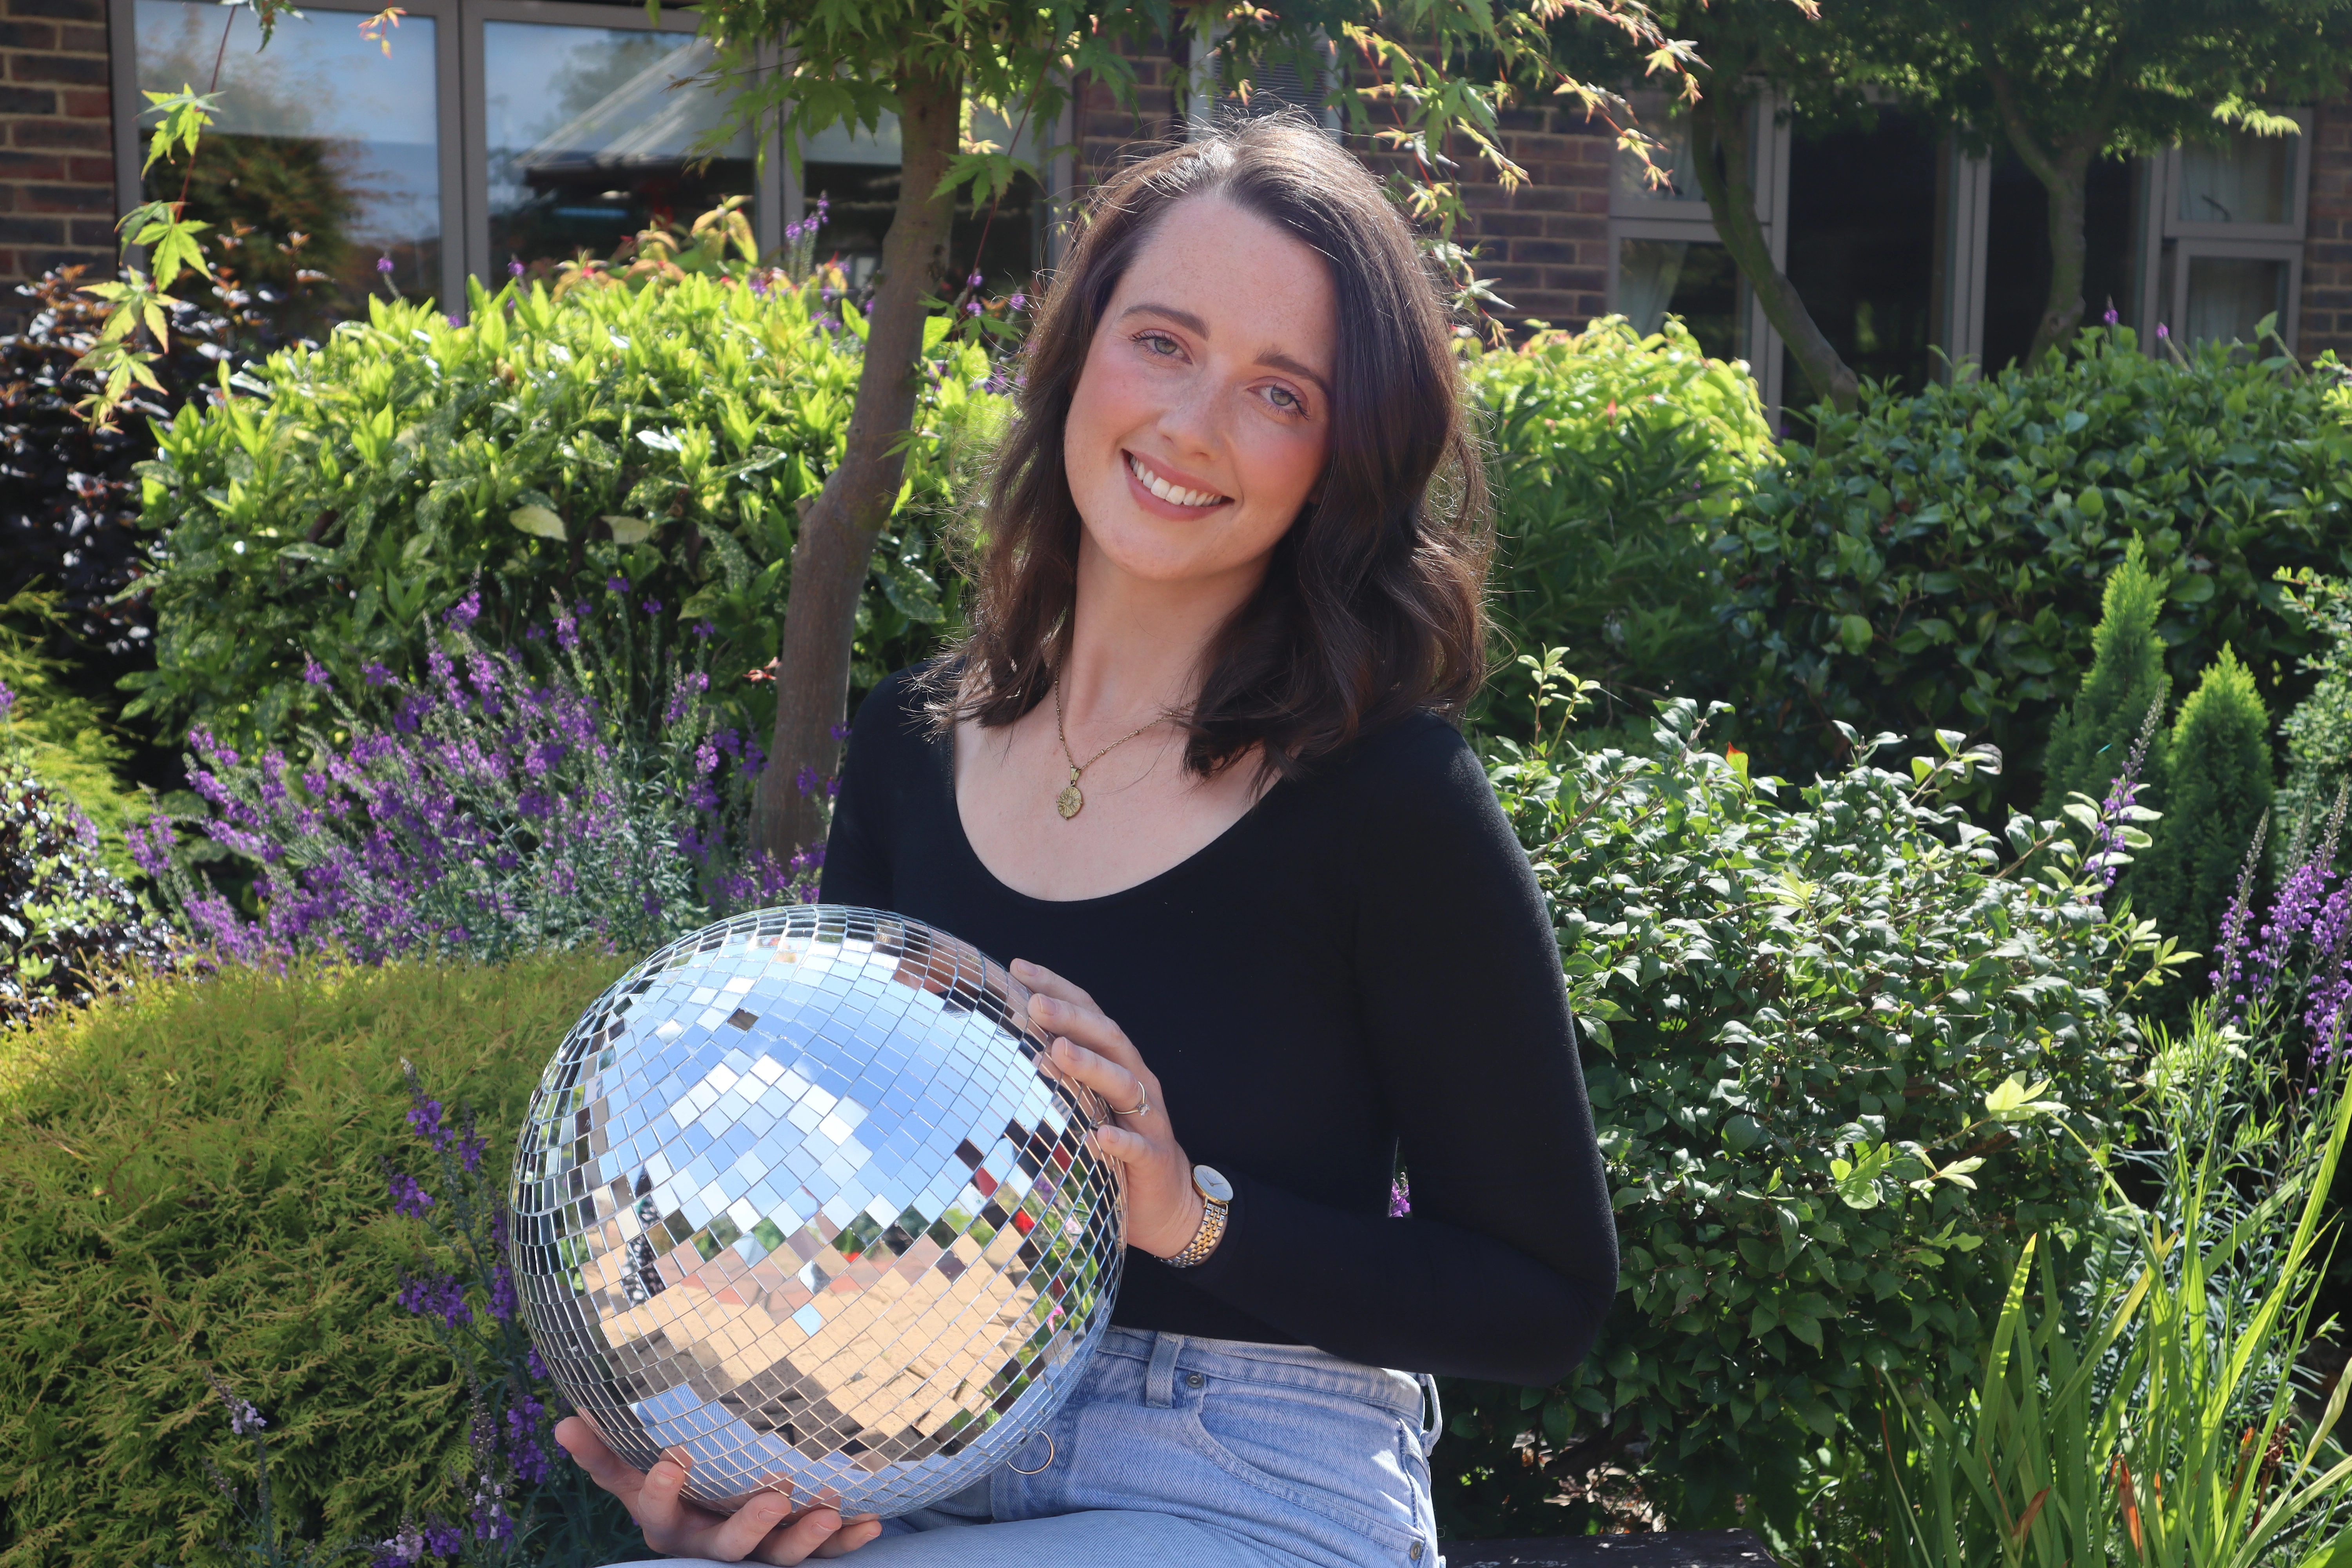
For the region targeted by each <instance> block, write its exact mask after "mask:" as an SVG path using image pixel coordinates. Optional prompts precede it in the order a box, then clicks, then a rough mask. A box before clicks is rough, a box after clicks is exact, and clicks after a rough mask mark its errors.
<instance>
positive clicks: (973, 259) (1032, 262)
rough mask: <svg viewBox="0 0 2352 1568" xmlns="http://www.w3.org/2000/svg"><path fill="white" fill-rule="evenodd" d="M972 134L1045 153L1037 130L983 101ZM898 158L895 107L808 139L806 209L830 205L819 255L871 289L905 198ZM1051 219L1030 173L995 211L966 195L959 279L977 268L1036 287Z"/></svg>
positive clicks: (953, 261) (957, 237)
mask: <svg viewBox="0 0 2352 1568" xmlns="http://www.w3.org/2000/svg"><path fill="white" fill-rule="evenodd" d="M971 135H972V138H973V140H975V141H979V142H990V143H992V144H993V145H994V146H996V147H997V148H999V149H1000V150H1003V151H1006V152H1010V153H1012V154H1013V156H1014V157H1016V158H1019V159H1022V160H1024V161H1025V162H1028V163H1033V164H1034V163H1036V162H1037V161H1038V159H1039V157H1040V156H1041V153H1042V142H1043V140H1044V139H1043V138H1041V137H1039V136H1038V135H1036V134H1035V133H1034V130H1032V131H1027V132H1024V134H1022V135H1019V136H1015V135H1014V134H1013V127H1012V126H1010V125H1008V124H1006V123H1005V121H1003V120H1002V119H1001V118H999V117H998V116H997V115H995V114H993V113H992V112H991V111H990V110H986V109H983V108H982V107H981V106H979V105H977V104H975V105H973V106H972V110H971ZM899 157H900V153H899V144H898V116H896V115H892V114H886V115H884V116H883V117H882V120H881V123H880V124H879V125H878V126H877V128H876V129H874V130H873V131H864V130H856V129H852V128H850V127H848V126H845V125H838V124H836V125H832V126H828V127H827V128H825V129H824V131H821V132H818V133H817V134H815V135H814V136H812V137H810V138H808V139H807V140H806V141H805V142H803V143H802V144H801V191H802V201H803V208H804V210H806V211H809V212H814V211H815V210H816V204H817V202H818V201H819V199H820V198H821V199H823V200H824V204H825V211H824V217H825V222H824V228H823V229H822V230H821V231H819V233H818V235H817V238H816V258H817V259H818V260H819V261H830V262H832V263H834V264H835V265H836V266H838V267H839V268H841V269H842V272H843V274H844V275H845V277H846V278H847V279H849V282H850V286H851V287H852V288H864V287H865V286H866V282H867V281H868V280H869V279H872V277H873V276H874V269H875V268H877V267H879V266H880V265H881V263H882V237H883V236H884V235H886V234H887V233H888V232H889V231H890V218H891V215H892V214H893V213H894V212H895V211H896V210H897V208H898V160H899ZM1044 235H1045V199H1044V196H1043V195H1042V193H1041V192H1040V191H1039V189H1038V186H1037V182H1036V181H1035V180H1034V179H1033V178H1031V177H1030V176H1029V175H1027V174H1020V175H1016V176H1015V177H1014V179H1013V186H1012V188H1011V189H1010V190H1008V191H1006V192H1005V193H1004V194H1003V196H1002V197H1001V198H999V199H998V200H997V201H996V203H995V211H994V214H993V216H992V215H991V213H990V211H989V208H988V205H987V204H985V203H983V204H982V206H981V209H980V210H979V211H978V212H974V211H973V210H972V209H971V205H970V203H969V202H968V201H960V202H959V203H958V205H957V207H956V215H955V224H954V226H953V228H952V229H951V230H950V233H949V236H948V267H949V269H950V272H951V273H952V274H953V275H954V280H955V281H957V282H961V280H962V278H963V277H964V276H965V269H967V268H972V269H976V270H977V271H978V272H979V273H980V275H981V277H982V279H984V280H985V286H986V288H987V289H991V290H992V291H996V292H1007V291H1010V290H1012V289H1025V288H1027V287H1029V286H1030V283H1031V282H1032V279H1033V277H1034V272H1035V269H1036V267H1037V259H1036V258H1038V257H1039V256H1040V255H1042V254H1043V253H1044V252H1043V240H1044Z"/></svg>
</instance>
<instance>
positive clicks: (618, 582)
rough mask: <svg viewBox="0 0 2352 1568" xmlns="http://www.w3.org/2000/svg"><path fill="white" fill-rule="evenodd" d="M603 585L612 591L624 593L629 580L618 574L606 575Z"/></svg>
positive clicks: (626, 590)
mask: <svg viewBox="0 0 2352 1568" xmlns="http://www.w3.org/2000/svg"><path fill="white" fill-rule="evenodd" d="M604 586H605V587H606V588H607V589H609V590H610V591H612V592H613V593H615V594H625V593H627V592H628V591H629V580H628V579H627V578H626V577H623V576H619V575H614V576H611V577H607V578H605V579H604Z"/></svg>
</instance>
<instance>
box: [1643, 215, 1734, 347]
mask: <svg viewBox="0 0 2352 1568" xmlns="http://www.w3.org/2000/svg"><path fill="white" fill-rule="evenodd" d="M1617 312H1618V314H1620V315H1622V316H1623V317H1624V318H1625V319H1626V320H1627V321H1630V322H1632V323H1633V330H1634V331H1637V332H1643V333H1649V332H1654V331H1657V330H1658V329H1659V328H1660V327H1661V326H1663V325H1664V323H1665V320H1666V317H1667V316H1668V315H1669V314H1672V315H1676V316H1680V317H1681V318H1682V321H1683V325H1684V326H1685V327H1688V328H1689V329H1690V333H1691V336H1692V337H1694V338H1696V339H1697V340H1698V346H1699V348H1700V350H1701V351H1702V352H1703V353H1706V355H1707V357H1708V358H1710V359H1725V360H1727V359H1736V358H1738V346H1739V345H1738V339H1739V269H1738V268H1737V267H1735V266H1733V265H1732V261H1731V252H1729V251H1728V250H1726V249H1725V248H1724V247H1722V246H1720V245H1717V244H1715V243H1714V242H1712V241H1706V240H1681V239H1625V240H1620V241H1618V244H1617Z"/></svg>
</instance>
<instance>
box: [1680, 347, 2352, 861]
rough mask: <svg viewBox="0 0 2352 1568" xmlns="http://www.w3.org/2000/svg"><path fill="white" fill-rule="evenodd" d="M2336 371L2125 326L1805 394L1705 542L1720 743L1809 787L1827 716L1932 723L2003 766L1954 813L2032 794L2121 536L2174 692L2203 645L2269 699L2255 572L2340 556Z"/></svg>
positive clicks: (1831, 749) (2275, 616)
mask: <svg viewBox="0 0 2352 1568" xmlns="http://www.w3.org/2000/svg"><path fill="white" fill-rule="evenodd" d="M2339 369H2340V367H2338V366H2337V365H2336V363H2335V362H2334V359H2333V357H2332V356H2323V358H2322V359H2321V361H2320V362H2319V363H2316V364H2314V365H2312V366H2309V367H2304V366H2298V365H2297V364H2295V363H2294V362H2293V361H2292V360H2289V359H2287V358H2285V357H2284V356H2283V355H2278V356H2272V357H2268V358H2263V359H2259V360H2258V359H2254V358H2252V356H2250V355H2249V354H2247V353H2245V352H2244V350H2243V348H2242V347H2232V346H2231V345H2228V344H2222V343H2212V344H2206V345H2202V346H2200V347H2199V348H2198V349H2196V350H2194V351H2191V353H2189V354H2188V355H2186V356H2178V357H2174V356H2165V355H2149V354H2144V353H2140V352H2139V349H2138V347H2137V342H2136V341H2135V339H2134V338H2133V336H2132V334H2131V333H2130V332H2129V331H2128V330H2122V331H2109V330H2107V329H2104V328H2094V329H2092V330H2090V331H2085V332H2084V333H2083V334H2082V336H2081V339H2080V341H2079V344H2078V346H2077V348H2076V349H2075V350H2074V351H2073V352H2072V353H2069V354H2067V355H2064V356H2059V355H2052V356H2050V358H2049V359H2048V360H2047V361H2046V362H2045V363H2043V364H2042V365H2040V366H2038V367H2036V368H2034V369H2032V370H2023V369H2016V370H2009V371H2004V372H2002V373H2001V374H1999V375H1997V376H1990V377H1969V378H1968V379H1965V380H1962V381H1960V382H1958V383H1957V384H1953V385H1949V386H1942V385H1938V386H1934V387H1930V388H1928V389H1927V391H1926V392H1924V393H1921V394H1919V395H1916V396H1904V395H1901V394H1899V393H1898V392H1895V391H1894V390H1891V389H1888V388H1885V387H1870V388H1865V389H1864V394H1863V395H1862V398H1861V401H1860V403H1859V404H1858V405H1857V406H1856V407H1855V409H1854V410H1853V412H1851V413H1847V414H1839V413H1835V412H1832V411H1830V410H1827V409H1821V410H1816V411H1815V419H1816V428H1815V430H1814V432H1813V438H1812V439H1811V441H1797V440H1790V441H1785V442H1783V443H1782V444H1781V446H1780V454H1779V455H1780V462H1779V463H1778V464H1777V465H1775V466H1773V467H1771V468H1767V469H1764V470H1762V471H1760V472H1759V475H1758V477H1757V482H1756V493H1755V495H1754V497H1753V498H1752V499H1751V500H1748V501H1746V502H1744V503H1743V504H1742V505H1741V506H1740V507H1739V508H1738V510H1736V512H1735V513H1734V514H1733V515H1732V516H1731V517H1730V518H1729V519H1728V520H1727V526H1726V528H1725V530H1724V532H1723V536H1722V538H1721V540H1720V542H1719V543H1718V549H1719V550H1720V552H1721V557H1720V559H1721V565H1722V575H1723V581H1724V584H1725V585H1726V595H1727V596H1726V599H1725V601H1724V602H1723V604H1722V605H1721V614H1722V616H1723V618H1724V625H1725V631H1726V634H1727V637H1728V639H1729V640H1730V642H1731V644H1732V647H1731V648H1730V649H1729V650H1728V652H1727V667H1728V668H1730V669H1731V671H1732V679H1731V681H1730V682H1729V684H1728V685H1727V687H1726V688H1724V689H1721V690H1720V691H1719V692H1717V693H1716V695H1719V696H1721V697H1723V698H1725V699H1726V700H1729V701H1730V702H1732V703H1733V704H1735V705H1736V707H1737V708H1738V712H1737V714H1736V715H1735V716H1734V718H1733V720H1732V721H1731V726H1730V731H1729V732H1730V734H1731V735H1732V736H1733V737H1734V738H1736V739H1737V740H1738V742H1739V743H1740V744H1741V745H1742V746H1744V747H1747V748H1748V749H1749V750H1750V751H1752V752H1754V753H1755V754H1756V757H1757V760H1758V763H1759V766H1765V767H1769V768H1770V769H1771V770H1772V771H1774V772H1777V773H1786V774H1787V775H1789V776H1790V777H1792V778H1810V777H1811V776H1813V775H1814V774H1815V773H1818V772H1822V771H1826V770H1830V769H1832V768H1833V767H1834V766H1835V765H1836V764H1837V763H1838V761H1839V760H1840V759H1841V758H1843V757H1844V756H1845V755H1847V754H1848V749H1849V742H1847V740H1846V739H1845V736H1844V734H1843V731H1841V730H1840V728H1839V726H1840V725H1845V726H1848V727H1850V728H1851V729H1852V730H1853V731H1856V732H1857V733H1859V734H1861V735H1863V736H1869V735H1873V734H1876V733H1879V732H1882V731H1888V732H1892V733H1895V734H1897V735H1901V736H1904V737H1906V739H1907V741H1908V742H1909V743H1911V744H1912V745H1913V746H1915V747H1919V748H1925V747H1926V746H1927V745H1928V744H1929V743H1930V740H1931V737H1932V734H1933V732H1934V731H1936V730H1937V729H1950V730H1957V731H1962V732H1964V733H1967V734H1969V735H1970V736H1971V737H1973V738H1975V739H1977V740H1979V741H1983V742H1990V743H1991V744H1993V745H1996V746H1998V747H2000V750H2001V752H2002V753H2003V755H2004V756H2005V757H2006V758H2007V766H2006V767H2005V768H2004V769H2003V771H2002V773H2001V775H2000V778H1999V779H1998V780H1995V781H1993V782H1992V783H1991V784H1990V786H1989V787H1988V788H1987V789H1986V790H1985V791H1984V795H1985V798H1983V799H1981V800H1979V801H1978V802H1976V803H1975V804H1976V805H1977V806H1978V808H1979V810H1994V809H1998V808H2000V807H2004V806H2006V807H2017V808H2021V807H2024V806H2027V805H2031V804H2032V803H2034V802H2037V801H2039V800H2041V799H2042V795H2043V789H2042V776H2041V775H2042V762H2043V752H2042V748H2043V743H2044V742H2045V741H2046V740H2047V739H2048V737H2049V735H2050V732H2051V728H2052V725H2053V721H2055V719H2056V717H2057V712H2058V710H2059V708H2060V707H2061V706H2062V705H2063V703H2064V702H2065V701H2066V700H2068V699H2069V698H2071V697H2072V696H2073V694H2074V690H2075V689H2076V687H2077V686H2078V685H2079V684H2080V683H2081V680H2082V679H2083V676H2084V672H2085V671H2086V670H2087V669H2088V668H2089V666H2090V663H2091V659H2092V656H2093V649H2092V644H2091V633H2092V628H2093V626H2095V623H2096V622H2097V620H2098V618H2099V616H2100V613H2101V608H2102V604H2103V598H2104V585H2105V582H2106V579H2107V576H2108V574H2109V573H2110V572H2111V571H2112V570H2113V569H2114V568H2115V567H2116V565H2117V564H2118V563H2120V562H2121V561H2122V559H2123V557H2124V553H2125V551H2126V548H2127V547H2128V545H2129V544H2130V543H2131V542H2133V541H2134V540H2137V541H2138V542H2140V544H2141V547H2142V549H2143V550H2144V552H2145V555H2144V560H2145V563H2146V566H2147V573H2148V575H2149V576H2150V578H2152V579H2153V580H2154V581H2155V582H2156V584H2157V585H2158V589H2159V590H2160V591H2161V594H2162V609H2161V610H2160V612H2159V614H2158V622H2157V630H2158V638H2159V640H2160V642H2161V644H2162V647H2163V649H2164V654H2165V662H2166V665H2167V668H2168V670H2169V671H2170V673H2171V675H2172V677H2173V682H2174V686H2175V689H2186V687H2187V685H2188V683H2189V681H2190V680H2191V679H2194V678H2195V677H2196V675H2197V673H2198V672H2199V671H2200V670H2201V669H2203V668H2205V667H2206V666H2207V665H2209V664H2210V663H2211V662H2212V661H2213V659H2214V658H2215V657H2216V655H2217V654H2218V653H2219V651H2220V649H2221V646H2222V645H2223V644H2224V643H2227V644H2229V645H2230V646H2231V647H2233V648H2234V649H2235V651H2236V655H2237V657H2238V658H2240V659H2242V661H2243V662H2244V665H2245V668H2247V670H2248V671H2249V672H2250V673H2251V675H2252V679H2253V680H2254V682H2255V687H2256V689H2257V690H2259V691H2260V692H2261V693H2262V694H2263V698H2264V700H2266V701H2270V702H2272V703H2273V706H2274V707H2277V708H2279V709H2281V710H2284V709H2287V708H2290V707H2292V705H2293V703H2294V700H2296V699H2297V698H2299V697H2300V696H2301V695H2302V693H2303V691H2304V690H2305V689H2307V687H2306V686H2305V681H2306V680H2307V679H2308V677H2307V676H2305V674H2303V673H2302V672H2301V671H2300V670H2299V669H2298V668H2297V660H2298V659H2299V658H2302V657H2303V656H2304V655H2305V654H2307V653H2309V652H2310V651H2311V650H2312V648H2313V647H2314V646H2315V639H2314V635H2313V634H2312V633H2311V632H2310V630H2309V629H2308V628H2307V627H2306V626H2304V625H2303V624H2302V623H2301V622H2300V621H2299V620H2297V619H2296V618H2295V617H2294V616H2292V615H2291V614H2289V613H2288V612H2287V610H2286V606H2285V604H2284V598H2283V595H2281V592H2280V589H2279V585H2278V584H2277V583H2276V581H2275V580H2274V576H2275V574H2276V572H2277V571H2278V570H2279V569H2280V568H2283V567H2284V568H2294V569H2305V568H2307V569H2310V570H2315V571H2319V572H2324V573H2328V574H2335V575H2344V574H2347V573H2352V427H2347V423H2346V416H2347V413H2352V401H2347V397H2346V395H2344V394H2341V393H2339V392H2336V391H2333V390H2331V389H2332V388H2334V387H2336V384H2337V374H2338V371H2339ZM2135 721H2137V716H2135ZM2086 793H2087V792H2086ZM2249 826H2251V825H2249ZM2240 848H2241V850H2242V848H2243V845H2242V844H2241V845H2240Z"/></svg>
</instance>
